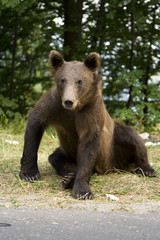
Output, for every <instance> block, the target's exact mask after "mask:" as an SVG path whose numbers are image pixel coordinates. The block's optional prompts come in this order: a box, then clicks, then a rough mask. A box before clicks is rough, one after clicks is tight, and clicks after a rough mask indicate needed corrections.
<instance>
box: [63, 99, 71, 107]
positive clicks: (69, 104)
mask: <svg viewBox="0 0 160 240" xmlns="http://www.w3.org/2000/svg"><path fill="white" fill-rule="evenodd" d="M64 104H65V106H66V107H67V108H71V107H72V106H73V102H72V101H71V100H66V101H65V102H64Z"/></svg>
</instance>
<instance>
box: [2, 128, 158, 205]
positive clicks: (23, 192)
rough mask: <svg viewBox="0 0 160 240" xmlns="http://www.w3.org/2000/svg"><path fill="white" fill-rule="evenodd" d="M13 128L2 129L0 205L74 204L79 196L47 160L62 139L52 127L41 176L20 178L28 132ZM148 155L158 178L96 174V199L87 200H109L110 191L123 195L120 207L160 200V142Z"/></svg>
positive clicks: (92, 183) (46, 140) (42, 152)
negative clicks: (66, 187) (29, 179)
mask: <svg viewBox="0 0 160 240" xmlns="http://www.w3.org/2000/svg"><path fill="white" fill-rule="evenodd" d="M11 132H12V131H11V129H7V130H4V129H0V149H1V150H0V205H1V206H8V207H19V206H34V207H53V208H54V207H56V208H57V207H58V208H74V207H75V206H76V204H77V202H78V200H75V199H73V198H72V197H71V194H70V190H64V189H63V188H62V186H61V180H62V179H61V177H60V176H58V175H57V174H56V173H55V171H54V169H53V168H52V167H51V166H50V164H49V163H48V161H47V158H48V156H49V154H51V153H52V152H53V150H54V149H55V148H56V147H57V146H58V139H57V138H56V137H55V136H54V135H53V134H51V133H50V131H47V132H45V134H44V137H43V139H42V142H41V144H40V148H39V155H38V158H39V161H38V164H39V170H40V173H41V179H40V180H39V181H36V182H34V183H28V182H25V181H21V180H20V179H19V170H20V158H21V155H22V151H23V136H24V134H23V133H21V134H16V135H15V134H14V133H11ZM6 139H7V140H12V141H13V140H14V141H18V142H19V145H13V144H9V143H7V142H5V140H6ZM148 155H149V161H150V163H151V164H152V166H153V167H154V168H155V169H156V171H157V177H156V178H146V177H142V176H141V177H140V176H137V175H134V174H132V173H129V172H125V173H118V172H117V173H109V174H107V175H103V176H100V175H97V174H94V175H93V176H92V178H91V181H90V187H91V189H92V191H93V193H94V199H93V200H92V201H87V203H90V204H91V203H92V204H93V203H94V204H104V203H108V202H107V200H106V193H110V194H113V195H115V196H118V197H119V201H118V202H117V204H119V209H123V208H124V209H125V206H124V204H130V203H146V202H151V201H152V202H153V201H154V202H156V201H160V148H159V146H157V147H150V148H149V149H148ZM79 202H80V203H84V201H79ZM94 209H97V207H96V206H95V207H94Z"/></svg>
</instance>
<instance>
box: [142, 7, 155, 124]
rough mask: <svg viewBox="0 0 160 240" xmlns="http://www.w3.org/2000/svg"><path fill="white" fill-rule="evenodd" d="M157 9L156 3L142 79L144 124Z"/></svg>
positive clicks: (146, 112)
mask: <svg viewBox="0 0 160 240" xmlns="http://www.w3.org/2000/svg"><path fill="white" fill-rule="evenodd" d="M156 10H157V5H156V4H155V7H154V8H153V16H152V24H151V29H150V37H149V48H148V56H147V59H148V61H147V66H146V69H145V74H144V77H143V79H142V82H143V84H144V89H143V94H144V102H145V103H146V105H145V107H144V109H143V113H144V125H145V123H146V122H147V114H148V106H147V103H148V80H149V78H150V75H151V65H152V42H153V32H154V29H155V17H156Z"/></svg>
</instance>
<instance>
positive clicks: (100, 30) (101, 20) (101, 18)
mask: <svg viewBox="0 0 160 240" xmlns="http://www.w3.org/2000/svg"><path fill="white" fill-rule="evenodd" d="M105 4H106V0H101V1H100V8H99V12H98V16H97V23H96V28H95V31H94V34H93V37H92V46H91V51H96V52H98V53H99V54H101V51H102V49H103V44H104V39H105V34H106V31H105V28H106V22H105V14H106V12H105Z"/></svg>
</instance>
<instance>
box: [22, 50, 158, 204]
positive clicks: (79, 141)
mask: <svg viewBox="0 0 160 240" xmlns="http://www.w3.org/2000/svg"><path fill="white" fill-rule="evenodd" d="M50 63H51V65H52V67H53V79H54V81H55V85H54V86H53V87H52V88H51V89H50V90H49V91H48V92H47V93H46V94H45V95H44V96H43V97H42V98H41V99H40V100H39V101H38V103H37V104H36V106H35V107H34V109H33V110H32V112H31V113H30V115H29V118H28V123H27V127H26V132H25V143H24V151H23V156H22V159H21V171H20V178H21V179H25V180H27V181H31V182H32V181H34V180H37V179H39V177H40V174H39V170H38V165H37V151H38V147H39V144H40V141H41V138H42V135H43V132H44V130H45V128H46V127H47V126H48V125H52V126H54V128H55V129H56V132H57V135H58V138H59V141H60V147H59V148H57V149H56V150H55V151H54V153H53V154H51V155H50V156H49V162H50V163H51V165H52V166H53V167H54V168H55V169H56V171H57V173H58V174H60V175H61V176H62V177H63V180H62V185H63V187H64V188H72V196H73V197H74V198H78V199H79V198H80V199H91V198H92V196H93V194H92V192H91V190H90V187H89V181H90V178H91V175H92V173H93V172H97V173H99V174H104V173H106V172H107V171H108V170H111V169H122V170H129V169H130V165H133V166H134V167H135V168H139V169H141V170H139V171H138V170H137V173H140V172H141V171H142V172H143V173H144V174H145V175H146V176H149V177H154V176H156V172H155V170H154V169H153V168H152V167H151V166H150V164H149V162H148V157H147V150H146V148H145V145H144V143H143V140H142V139H141V137H140V136H139V135H138V134H137V133H136V131H135V130H134V129H132V128H130V127H128V126H125V125H123V124H120V123H119V122H117V121H114V120H113V119H112V118H111V117H110V115H109V114H108V112H107V110H106V108H105V105H104V102H103V97H102V89H101V77H100V56H99V55H98V54H97V53H95V52H93V53H90V54H89V55H88V56H87V57H86V59H85V61H84V62H79V61H71V62H66V61H64V59H63V58H62V56H61V54H60V53H59V52H57V51H51V52H50Z"/></svg>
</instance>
